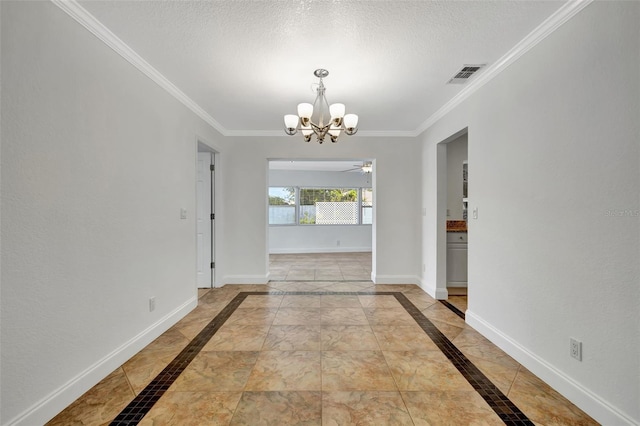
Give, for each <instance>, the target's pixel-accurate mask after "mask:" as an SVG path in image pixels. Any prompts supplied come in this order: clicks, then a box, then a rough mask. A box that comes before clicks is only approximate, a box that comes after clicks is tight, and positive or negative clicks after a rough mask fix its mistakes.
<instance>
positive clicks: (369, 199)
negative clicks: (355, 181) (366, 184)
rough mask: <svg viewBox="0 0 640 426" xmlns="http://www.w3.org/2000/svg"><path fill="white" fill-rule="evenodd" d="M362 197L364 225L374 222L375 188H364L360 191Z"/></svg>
mask: <svg viewBox="0 0 640 426" xmlns="http://www.w3.org/2000/svg"><path fill="white" fill-rule="evenodd" d="M360 194H361V197H360V200H361V206H362V210H361V211H362V213H361V216H360V217H361V218H362V220H361V223H362V224H363V225H371V224H372V223H373V189H371V188H362V190H361V191H360Z"/></svg>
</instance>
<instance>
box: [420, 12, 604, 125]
mask: <svg viewBox="0 0 640 426" xmlns="http://www.w3.org/2000/svg"><path fill="white" fill-rule="evenodd" d="M593 1H594V0H572V1H569V2H567V3H565V4H564V5H563V6H562V7H561V8H560V9H558V10H557V11H556V12H555V13H554V14H553V15H551V16H550V17H549V18H547V19H546V20H545V21H544V22H543V23H542V24H540V25H539V26H538V27H536V28H535V29H534V30H533V31H532V32H531V33H529V35H527V36H526V37H525V38H524V39H522V40H521V41H520V42H519V43H518V44H516V45H515V46H514V47H513V48H512V49H511V50H509V51H508V52H507V53H506V54H505V55H503V56H502V57H501V58H500V59H498V60H497V61H496V62H495V63H493V64H491V65H490V66H488V67H487V68H486V69H485V70H484V72H483V73H482V74H480V75H478V77H477V78H476V79H474V80H473V81H471V82H470V83H469V84H468V85H467V86H466V87H465V88H464V89H462V90H461V91H460V92H458V94H457V95H456V96H454V97H453V98H451V100H449V101H448V102H447V103H446V104H444V105H443V106H442V107H440V109H438V110H437V111H436V112H435V113H434V114H433V115H431V117H429V118H427V119H426V120H425V121H424V122H423V123H422V124H421V125H420V126H419V127H418V128H417V129H416V130H415V132H414V133H415V134H416V136H417V135H419V134H421V133H422V132H424V131H425V130H427V129H428V128H429V127H431V126H433V124H435V122H436V121H438V120H440V119H441V118H442V117H444V116H445V115H446V114H447V113H449V112H450V111H451V110H452V109H454V108H455V107H456V106H458V105H459V104H461V103H462V102H463V101H464V100H465V99H467V98H468V97H469V96H471V94H472V93H474V92H475V91H476V90H478V89H480V88H481V87H482V86H484V85H485V84H487V83H488V82H489V81H491V80H492V79H493V78H494V77H496V76H497V75H498V74H500V73H501V72H502V71H504V70H505V69H506V68H507V67H508V66H509V65H511V64H512V63H514V62H515V61H517V60H518V58H520V57H521V56H522V55H524V54H525V53H526V52H528V51H529V50H530V49H532V48H533V47H534V46H536V45H537V44H538V43H540V42H541V41H542V40H544V39H545V38H546V37H547V36H548V35H550V34H551V33H553V32H554V31H555V30H557V29H558V28H559V27H560V26H562V25H563V24H564V23H565V22H567V21H568V20H569V19H571V18H573V17H574V16H575V15H576V14H577V13H578V12H580V11H581V10H582V9H584V8H585V7H587V6H588V5H589V4H591V3H592V2H593Z"/></svg>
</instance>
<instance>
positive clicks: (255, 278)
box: [222, 274, 269, 285]
mask: <svg viewBox="0 0 640 426" xmlns="http://www.w3.org/2000/svg"><path fill="white" fill-rule="evenodd" d="M222 282H223V283H224V284H223V285H226V284H267V283H268V282H269V275H268V274H267V275H226V276H225V277H224V278H223V279H222Z"/></svg>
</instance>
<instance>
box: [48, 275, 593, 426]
mask: <svg viewBox="0 0 640 426" xmlns="http://www.w3.org/2000/svg"><path fill="white" fill-rule="evenodd" d="M199 296H200V297H199V304H198V307H197V308H196V309H195V310H194V311H192V312H191V313H190V314H189V315H187V317H185V318H184V319H183V320H181V321H180V322H179V323H177V324H176V325H175V326H174V327H172V328H171V329H170V330H168V331H167V332H166V333H164V334H163V335H162V336H160V337H159V338H158V339H156V340H155V341H154V342H153V343H151V344H150V345H149V346H147V347H146V348H145V349H143V350H142V351H141V352H139V353H138V354H137V355H136V356H134V357H133V358H132V359H131V360H129V361H128V362H126V363H125V364H124V365H122V366H121V367H120V368H118V369H116V370H115V371H114V372H113V373H112V374H111V375H109V376H108V377H107V378H105V379H104V380H103V381H102V382H101V383H100V384H98V385H97V386H95V387H94V388H93V389H91V390H90V391H89V392H87V393H86V394H85V395H84V396H83V397H81V398H79V399H78V400H77V401H76V402H74V403H73V404H71V405H70V406H69V407H68V408H67V409H66V410H64V411H63V412H62V413H60V414H59V415H58V416H57V417H56V418H54V419H53V420H52V421H51V422H49V423H48V424H49V425H69V424H78V423H81V424H91V425H101V424H105V423H108V422H111V421H112V420H113V419H114V418H116V417H117V419H116V420H117V421H115V422H113V423H112V424H123V425H124V424H134V423H130V421H131V420H136V419H141V421H140V424H142V425H178V424H179V425H202V424H215V425H251V426H253V425H260V424H277V425H300V424H304V425H330V424H334V425H335V424H337V425H347V424H361V425H391V424H397V425H412V424H415V425H425V424H429V425H442V424H456V425H465V424H471V423H473V424H487V425H498V424H503V423H505V422H508V424H534V423H535V424H580V425H592V424H597V423H596V422H594V421H593V420H592V419H590V418H589V417H588V416H587V415H586V414H584V413H583V412H582V411H581V410H579V409H578V408H577V407H575V406H574V405H573V404H571V403H570V402H569V401H567V400H566V399H565V398H563V397H562V396H560V395H559V394H558V393H557V392H555V391H554V390H552V389H551V388H550V387H548V386H547V385H546V384H544V383H543V382H542V381H541V380H540V379H538V378H537V377H536V376H534V375H533V374H532V373H530V372H529V371H527V370H526V369H525V368H524V367H522V366H520V365H519V364H518V363H517V362H516V361H515V360H513V359H512V358H510V357H509V356H508V355H506V354H505V353H504V352H502V351H501V350H500V349H498V348H497V347H496V346H495V345H493V344H491V343H490V342H489V341H487V340H486V339H485V338H483V337H482V336H481V335H480V334H478V333H477V332H475V331H474V330H473V329H472V328H470V327H469V326H467V325H466V324H465V322H464V320H463V319H462V318H461V316H463V315H464V314H463V312H464V311H465V309H466V297H461V296H458V297H452V298H450V300H449V301H448V302H449V304H450V305H451V308H457V310H458V312H454V311H455V310H456V309H453V310H452V309H450V307H448V306H447V305H446V304H443V303H441V302H438V301H436V300H434V299H432V298H431V297H430V296H428V295H427V294H426V293H424V292H423V291H422V290H421V289H420V288H419V287H417V286H415V285H377V286H375V285H374V284H373V283H372V282H370V281H359V282H344V281H343V282H338V281H308V282H304V281H298V282H284V281H274V282H272V283H270V284H269V285H227V286H225V287H223V288H219V289H211V290H208V289H206V290H200V292H199ZM185 348H187V350H184V351H183V349H185ZM150 383H151V384H150ZM532 422H533V423H532Z"/></svg>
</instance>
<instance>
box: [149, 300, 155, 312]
mask: <svg viewBox="0 0 640 426" xmlns="http://www.w3.org/2000/svg"><path fill="white" fill-rule="evenodd" d="M154 309H156V298H155V297H150V298H149V312H153V311H154Z"/></svg>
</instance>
